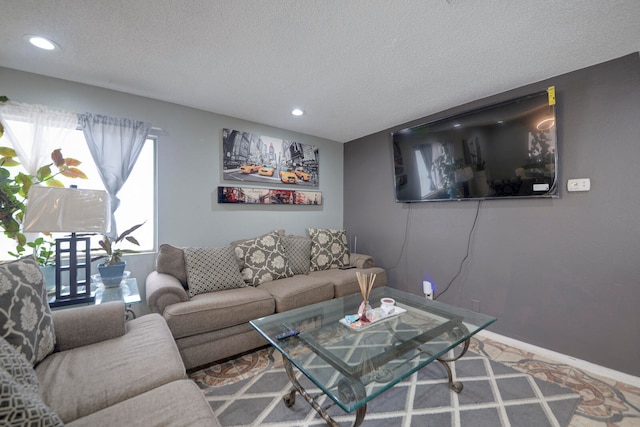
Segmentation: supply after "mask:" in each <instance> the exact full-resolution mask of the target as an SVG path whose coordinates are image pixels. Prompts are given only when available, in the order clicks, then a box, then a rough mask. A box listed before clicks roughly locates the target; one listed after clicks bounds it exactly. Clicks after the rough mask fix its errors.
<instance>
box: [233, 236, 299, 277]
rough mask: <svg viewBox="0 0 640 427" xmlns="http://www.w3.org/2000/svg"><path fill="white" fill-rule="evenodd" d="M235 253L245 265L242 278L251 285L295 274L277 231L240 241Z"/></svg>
mask: <svg viewBox="0 0 640 427" xmlns="http://www.w3.org/2000/svg"><path fill="white" fill-rule="evenodd" d="M235 253H236V257H238V259H239V260H240V263H241V264H242V265H243V266H244V267H243V268H242V278H243V279H244V281H245V282H246V283H248V284H250V285H254V286H255V285H259V284H260V283H264V282H269V281H271V280H277V279H282V278H284V277H289V276H293V273H292V271H291V268H289V260H288V259H287V256H286V254H285V252H284V247H283V246H282V241H281V237H280V236H279V235H278V233H277V232H272V233H269V234H266V235H264V236H261V237H256V238H255V239H249V240H246V241H244V242H242V243H239V244H237V245H236V246H235Z"/></svg>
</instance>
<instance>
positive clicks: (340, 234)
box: [309, 228, 349, 271]
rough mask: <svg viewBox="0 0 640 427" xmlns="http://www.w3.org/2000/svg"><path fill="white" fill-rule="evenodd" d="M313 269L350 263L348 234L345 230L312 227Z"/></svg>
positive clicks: (336, 266) (310, 232) (337, 266)
mask: <svg viewBox="0 0 640 427" xmlns="http://www.w3.org/2000/svg"><path fill="white" fill-rule="evenodd" d="M309 237H311V271H319V270H328V269H330V268H340V267H344V266H347V265H349V248H348V247H347V234H346V233H345V231H344V230H329V229H318V228H310V229H309Z"/></svg>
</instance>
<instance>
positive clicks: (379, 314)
mask: <svg viewBox="0 0 640 427" xmlns="http://www.w3.org/2000/svg"><path fill="white" fill-rule="evenodd" d="M406 311H407V310H405V309H404V308H402V307H398V306H395V307H394V308H393V311H392V312H391V313H389V314H384V312H383V311H382V309H381V308H380V307H378V308H374V309H373V317H374V319H373V320H372V321H371V322H366V323H365V322H362V321H360V320H356V321H355V322H353V323H349V322H348V321H347V319H345V318H344V317H343V318H342V319H340V320H339V322H340V323H342V324H343V325H344V326H346V327H347V328H349V329H351V330H352V331H357V332H360V331H364V330H365V329H369V328H370V327H372V326H374V325H377V324H378V323H380V322H384V321H385V320H389V319H392V318H394V317H396V316H398V315H400V314H402V313H406Z"/></svg>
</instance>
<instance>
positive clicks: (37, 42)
mask: <svg viewBox="0 0 640 427" xmlns="http://www.w3.org/2000/svg"><path fill="white" fill-rule="evenodd" d="M25 38H26V39H27V40H28V41H29V43H31V44H32V45H34V46H35V47H38V48H40V49H44V50H57V49H60V46H58V45H57V44H56V43H55V42H53V41H51V40H49V39H46V38H44V37H41V36H34V35H32V34H27V35H26V36H25Z"/></svg>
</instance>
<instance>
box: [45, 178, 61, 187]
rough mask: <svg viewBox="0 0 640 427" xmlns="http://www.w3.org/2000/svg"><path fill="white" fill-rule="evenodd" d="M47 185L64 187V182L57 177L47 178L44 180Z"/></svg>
mask: <svg viewBox="0 0 640 427" xmlns="http://www.w3.org/2000/svg"><path fill="white" fill-rule="evenodd" d="M46 183H47V187H56V188H64V184H63V183H62V182H60V181H58V180H57V179H49V180H47V181H46Z"/></svg>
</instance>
